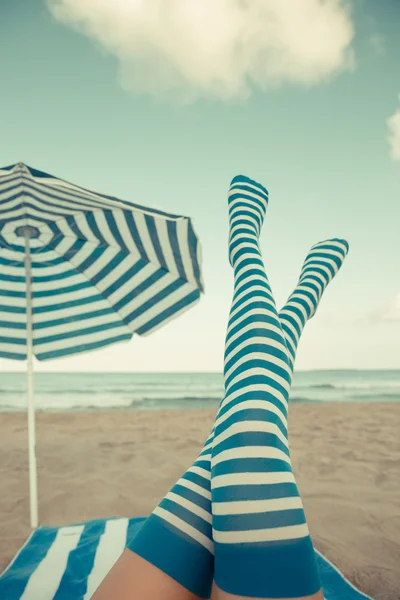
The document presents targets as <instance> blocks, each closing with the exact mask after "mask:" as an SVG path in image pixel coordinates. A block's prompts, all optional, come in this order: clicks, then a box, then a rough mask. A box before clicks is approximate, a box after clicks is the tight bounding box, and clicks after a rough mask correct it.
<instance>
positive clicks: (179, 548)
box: [128, 430, 214, 598]
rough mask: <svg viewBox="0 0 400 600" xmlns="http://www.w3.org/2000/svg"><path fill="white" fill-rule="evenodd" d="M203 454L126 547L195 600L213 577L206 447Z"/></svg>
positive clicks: (209, 442) (208, 443)
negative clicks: (181, 586) (190, 594)
mask: <svg viewBox="0 0 400 600" xmlns="http://www.w3.org/2000/svg"><path fill="white" fill-rule="evenodd" d="M213 437H214V430H212V431H211V433H210V435H209V437H208V439H207V441H206V443H205V445H204V448H203V450H202V451H201V453H200V455H199V456H198V458H197V459H196V461H195V462H194V463H193V465H192V466H191V467H190V468H189V469H188V470H187V471H186V473H185V474H184V475H182V477H181V478H180V479H179V480H178V481H177V483H176V484H175V485H174V486H173V488H172V489H171V490H170V491H169V492H168V494H167V495H166V496H165V498H164V499H163V500H162V501H161V502H160V504H159V505H158V506H157V507H156V508H155V509H154V511H153V513H152V514H151V515H150V516H149V517H148V519H146V521H145V522H144V524H143V526H142V528H141V529H140V531H139V533H138V534H137V535H136V537H135V538H134V539H133V540H132V542H131V543H130V544H128V547H129V548H130V550H132V551H133V552H135V553H136V554H138V555H139V556H141V557H142V558H144V559H146V560H147V561H148V562H150V563H152V564H153V565H155V566H156V567H158V568H159V569H161V571H164V573H166V574H167V575H169V576H170V577H172V579H175V581H177V582H178V583H180V584H181V585H183V586H184V587H185V588H186V589H188V590H189V591H191V592H192V593H193V594H195V595H196V596H199V597H200V598H209V597H210V595H211V587H212V582H213V577H214V544H213V540H212V527H211V520H212V518H211V484H210V478H211V474H210V470H211V448H212V441H213Z"/></svg>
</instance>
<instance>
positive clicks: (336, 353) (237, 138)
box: [0, 0, 400, 372]
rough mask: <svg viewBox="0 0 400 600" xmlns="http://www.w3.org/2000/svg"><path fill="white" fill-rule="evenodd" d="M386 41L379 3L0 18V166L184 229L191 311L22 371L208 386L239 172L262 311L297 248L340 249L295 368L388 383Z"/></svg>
mask: <svg viewBox="0 0 400 600" xmlns="http://www.w3.org/2000/svg"><path fill="white" fill-rule="evenodd" d="M399 24H400V2H398V0H382V1H381V2H374V1H373V0H353V1H347V2H344V1H343V2H342V1H341V0H297V1H296V3H293V2H292V1H291V0H280V2H279V3H278V2H273V1H272V0H252V1H251V2H250V1H243V0H219V1H218V2H215V0H202V2H199V1H198V0H171V1H170V2H168V3H165V2H163V1H162V0H118V1H116V0H48V1H45V0H30V1H29V2H28V0H13V1H12V2H11V1H9V0H0V73H1V78H0V110H1V115H2V118H1V126H0V138H1V144H0V166H5V165H9V164H13V163H16V162H19V161H23V162H25V163H26V164H28V165H29V166H32V167H35V168H37V169H40V170H42V171H46V172H48V173H51V174H53V175H55V176H57V177H60V178H63V179H66V180H69V181H72V182H74V183H76V184H78V185H82V186H84V187H89V188H92V189H94V190H97V191H100V192H103V193H106V194H107V193H108V194H111V195H114V196H119V197H121V198H123V199H126V200H130V201H133V202H137V203H139V204H143V205H146V206H151V207H153V208H160V209H163V210H166V211H168V212H172V213H175V214H182V215H186V216H190V217H191V218H192V220H193V225H194V228H195V230H196V232H197V234H198V236H199V239H200V242H201V246H202V255H203V274H204V280H205V294H204V295H203V296H202V297H201V300H200V302H199V303H198V304H197V305H196V306H195V307H194V308H192V309H191V310H189V311H187V312H186V313H184V314H183V315H181V316H179V317H178V318H177V319H176V320H174V321H173V322H171V323H169V324H167V325H166V326H165V327H163V328H161V329H160V330H158V331H156V332H155V333H153V334H152V335H151V336H148V337H145V338H140V337H139V336H134V337H133V339H132V340H131V341H130V342H128V343H123V344H117V345H115V346H112V347H109V348H106V349H103V350H98V351H94V352H91V353H87V354H82V355H77V356H75V357H70V358H65V359H57V360H53V361H48V362H42V363H38V362H36V364H35V369H36V370H37V371H137V372H143V371H173V372H181V371H220V370H221V369H222V365H223V348H224V337H225V330H226V324H227V319H228V311H229V305H230V301H231V294H232V272H231V268H230V266H229V262H228V258H227V236H228V224H227V201H226V198H227V190H228V187H229V183H230V180H231V178H232V177H233V176H234V175H236V174H238V173H242V174H245V175H247V176H249V177H251V178H254V179H256V180H258V181H259V182H261V183H263V184H264V185H265V186H266V187H267V188H268V190H269V194H270V202H269V211H268V216H267V218H266V223H265V226H264V230H263V237H262V243H261V245H262V249H263V252H264V257H265V263H266V266H267V270H268V275H269V278H270V281H271V285H272V288H273V291H274V294H275V297H276V300H277V303H278V305H282V304H283V303H284V301H285V299H286V297H287V296H288V295H289V293H290V292H291V290H292V288H293V287H294V286H295V284H296V281H297V278H298V275H299V271H300V268H301V264H302V261H303V259H304V258H305V255H306V254H307V251H308V249H309V247H310V246H312V245H313V244H314V243H316V242H318V241H320V240H323V239H326V238H329V237H344V238H346V239H347V240H348V241H349V243H350V252H349V255H348V257H347V258H346V261H345V264H344V266H343V268H342V270H341V271H340V272H339V274H338V275H337V277H336V278H335V280H334V281H333V282H332V283H331V285H330V286H329V288H328V290H327V291H326V294H325V295H324V297H323V299H322V301H321V305H320V307H319V309H318V311H317V314H316V316H315V317H314V319H312V320H311V321H310V322H309V323H308V325H307V327H306V330H305V332H304V335H303V339H302V341H301V344H300V348H299V353H298V359H297V368H298V369H301V370H304V369H307V370H308V369H328V368H334V369H341V368H348V369H385V368H388V369H389V368H391V369H395V368H400V268H399V262H400V235H399V223H400V203H399V198H400V36H398V28H399ZM24 368H25V365H24V363H19V362H13V361H8V360H5V359H0V370H2V371H12V370H23V369H24Z"/></svg>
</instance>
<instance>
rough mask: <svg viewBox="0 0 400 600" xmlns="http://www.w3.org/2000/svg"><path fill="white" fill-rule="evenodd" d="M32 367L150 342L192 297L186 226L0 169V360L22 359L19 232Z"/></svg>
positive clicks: (28, 173)
mask: <svg viewBox="0 0 400 600" xmlns="http://www.w3.org/2000/svg"><path fill="white" fill-rule="evenodd" d="M26 227H28V228H29V236H30V240H29V243H30V249H31V256H32V304H33V344H34V353H35V355H36V357H37V358H38V359H41V360H45V359H48V358H55V357H60V356H66V355H69V354H75V353H77V352H83V351H86V350H91V349H95V348H99V347H102V346H107V345H108V344H112V343H114V342H118V341H122V340H129V339H130V338H131V337H132V334H133V332H136V333H138V334H140V335H147V334H148V333H151V332H152V331H154V330H155V329H157V328H158V327H160V326H161V325H163V324H164V323H166V322H167V321H169V320H170V319H171V318H173V317H175V316H177V315H178V314H179V313H181V312H183V311H184V310H186V309H187V308H189V307H190V306H192V305H193V304H195V303H196V302H197V301H198V300H199V297H200V293H201V291H202V290H203V282H202V275H201V269H200V246H199V242H198V239H197V237H196V235H195V233H194V230H193V227H192V224H191V221H190V219H189V218H187V217H181V216H177V215H172V214H168V213H165V212H162V211H159V210H152V209H148V208H144V207H143V206H139V205H137V204H132V203H130V202H126V201H123V200H119V199H117V198H114V197H110V196H105V195H102V194H98V193H96V192H93V191H91V190H88V189H85V188H82V187H79V186H76V185H73V184H71V183H68V182H66V181H64V180H61V179H57V178H55V177H52V176H51V175H48V174H46V173H43V172H41V171H37V170H36V169H32V168H30V167H27V166H26V165H24V164H23V163H18V164H17V165H13V166H10V167H5V168H2V169H0V357H2V358H11V359H19V360H24V359H25V358H26V354H27V352H26V337H27V336H26V281H25V279H26V278H25V264H24V258H25V238H24V228H26Z"/></svg>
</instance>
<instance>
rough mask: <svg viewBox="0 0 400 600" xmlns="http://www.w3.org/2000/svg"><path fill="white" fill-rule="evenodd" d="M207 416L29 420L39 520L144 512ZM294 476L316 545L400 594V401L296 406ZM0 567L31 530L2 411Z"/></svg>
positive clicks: (367, 582)
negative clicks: (34, 443)
mask: <svg viewBox="0 0 400 600" xmlns="http://www.w3.org/2000/svg"><path fill="white" fill-rule="evenodd" d="M214 414H215V411H213V410H208V409H207V410H187V411H148V412H147V411H146V412H144V411H143V412H141V411H137V412H135V411H130V412H125V411H113V412H91V413H63V414H56V413H52V414H51V413H41V414H38V415H37V457H38V472H39V505H40V520H41V524H42V525H62V524H68V523H74V522H79V521H82V520H86V519H92V518H101V517H111V516H139V515H141V516H142V515H146V514H148V513H149V512H150V511H151V510H152V508H153V507H154V506H155V505H156V504H157V503H158V502H159V500H160V499H161V498H162V497H163V495H164V494H165V493H166V492H167V491H168V489H169V488H170V486H171V485H173V484H174V483H175V481H176V479H178V477H179V476H180V475H181V473H182V472H183V471H184V470H185V469H186V468H187V466H188V465H189V464H190V462H191V461H192V460H194V459H195V457H196V455H197V453H198V452H199V451H200V448H201V446H202V444H203V442H204V440H205V438H206V436H207V433H208V431H209V429H210V426H211V423H212V420H213V418H214ZM289 426H290V441H291V449H292V459H293V466H294V471H295V474H296V476H297V481H298V484H299V488H300V492H301V494H302V497H303V501H304V506H305V510H306V514H307V518H308V522H309V527H310V530H311V534H312V537H313V540H314V544H315V546H316V548H317V549H318V550H320V551H322V552H323V553H324V554H325V556H326V557H327V558H328V559H329V560H330V561H332V562H333V563H335V564H336V565H337V566H338V567H339V568H340V569H341V570H342V571H343V573H344V574H345V575H346V577H347V578H348V579H349V580H350V581H351V582H352V583H354V584H355V585H356V586H357V587H359V589H360V590H362V591H363V592H365V593H366V594H369V595H371V596H372V597H373V598H375V599H376V600H398V599H399V598H400V434H399V432H400V404H341V405H333V404H330V405H323V404H320V405H293V406H292V407H291V413H290V421H289ZM0 456H1V461H0V481H1V492H0V571H1V570H2V569H3V568H4V567H5V566H6V565H7V564H8V563H9V561H10V560H11V559H12V557H13V555H14V554H15V553H16V551H17V550H18V548H19V547H20V546H21V544H22V543H23V542H24V541H25V539H26V537H27V536H28V534H29V504H28V471H27V469H28V461H27V438H26V416H25V415H24V414H17V413H13V414H11V413H9V414H7V413H3V414H0Z"/></svg>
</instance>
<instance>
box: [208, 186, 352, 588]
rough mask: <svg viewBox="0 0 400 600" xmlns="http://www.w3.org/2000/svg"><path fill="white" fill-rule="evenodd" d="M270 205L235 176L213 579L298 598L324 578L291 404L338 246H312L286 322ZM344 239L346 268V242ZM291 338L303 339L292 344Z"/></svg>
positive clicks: (216, 447)
mask: <svg viewBox="0 0 400 600" xmlns="http://www.w3.org/2000/svg"><path fill="white" fill-rule="evenodd" d="M267 202H268V194H267V192H266V190H265V188H263V187H262V186H260V185H259V184H257V183H255V182H253V181H251V180H248V179H247V178H244V177H238V178H235V179H234V180H233V182H232V185H231V190H230V196H229V213H230V227H231V231H230V248H229V255H230V260H231V264H232V265H233V268H234V276H235V289H234V296H233V303H232V308H231V312H230V319H229V325H228V331H227V337H226V350H225V369H224V375H225V397H224V399H223V401H222V403H221V406H220V410H219V412H218V415H217V418H216V422H215V435H214V441H213V452H212V459H211V467H212V469H211V491H212V513H213V520H212V525H213V538H214V551H215V573H214V577H215V581H216V584H217V585H218V587H220V588H221V589H222V590H224V591H226V592H229V593H232V594H237V595H241V596H248V597H257V598H290V597H296V596H297V597H300V596H306V595H310V594H313V593H315V592H317V591H318V590H319V589H320V581H319V576H318V571H317V566H316V562H315V556H314V549H313V546H312V542H311V539H310V535H309V531H308V527H307V523H306V519H305V514H304V510H303V506H302V502H301V499H300V495H299V492H298V489H297V485H296V481H295V479H294V476H293V473H292V467H291V460H290V452H289V446H288V432H287V402H288V397H289V391H290V385H291V379H292V371H293V362H294V355H295V350H296V348H297V343H298V338H299V337H300V333H301V329H302V327H303V326H304V324H305V322H306V320H307V318H310V317H311V316H312V314H313V312H314V311H315V308H316V304H317V302H318V300H319V298H320V297H321V295H322V292H323V289H324V288H325V287H326V285H327V283H328V282H329V281H330V279H331V278H332V276H333V274H334V273H332V271H331V269H330V266H332V265H331V264H330V261H331V260H332V254H331V253H330V252H327V253H326V252H325V250H330V248H322V250H321V252H320V251H319V250H316V251H315V252H314V249H312V251H311V254H310V255H309V257H308V258H307V259H306V262H305V265H304V267H303V271H302V274H301V276H300V281H299V284H298V286H297V288H296V290H295V291H294V293H293V294H292V296H291V297H290V298H289V300H288V303H287V305H286V306H285V307H284V309H283V311H282V315H281V317H282V319H283V320H282V322H281V319H280V316H279V315H278V312H277V310H276V306H275V302H274V299H273V296H272V292H271V288H270V285H269V282H268V278H267V275H266V273H265V269H264V265H263V261H262V258H261V253H260V249H259V245H258V236H259V232H260V228H261V225H262V222H263V218H264V214H265V210H266V207H267ZM337 243H338V248H339V246H340V249H338V248H335V250H334V252H336V251H337V252H338V254H341V256H342V258H341V260H339V261H338V263H337V265H338V268H339V266H340V264H339V263H341V261H342V260H343V258H344V255H345V253H346V251H347V245H346V243H344V242H340V241H337ZM326 244H328V246H329V245H330V243H326ZM333 245H335V244H333ZM313 252H314V254H313ZM314 259H315V260H314ZM335 264H336V263H335ZM314 292H315V294H314ZM308 294H309V295H308ZM287 339H289V340H295V341H292V346H291V348H290V350H289V344H288V343H287V341H286V340H287Z"/></svg>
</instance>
